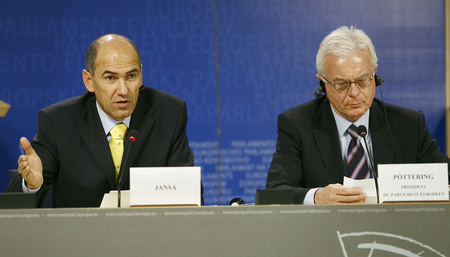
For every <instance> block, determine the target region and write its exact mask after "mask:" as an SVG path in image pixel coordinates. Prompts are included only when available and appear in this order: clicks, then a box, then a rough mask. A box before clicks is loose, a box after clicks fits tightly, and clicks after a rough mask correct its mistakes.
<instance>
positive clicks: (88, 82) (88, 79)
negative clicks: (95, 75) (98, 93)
mask: <svg viewBox="0 0 450 257" xmlns="http://www.w3.org/2000/svg"><path fill="white" fill-rule="evenodd" d="M82 76H83V83H84V87H86V89H87V91H89V92H91V93H94V86H93V85H92V76H91V73H89V71H87V70H86V69H84V70H83V72H82Z"/></svg>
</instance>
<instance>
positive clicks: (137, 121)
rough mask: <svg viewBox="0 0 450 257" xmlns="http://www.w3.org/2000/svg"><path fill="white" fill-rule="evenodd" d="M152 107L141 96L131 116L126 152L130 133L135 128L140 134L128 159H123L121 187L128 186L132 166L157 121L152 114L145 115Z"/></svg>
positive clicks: (126, 146)
mask: <svg viewBox="0 0 450 257" xmlns="http://www.w3.org/2000/svg"><path fill="white" fill-rule="evenodd" d="M149 109H150V106H149V105H148V104H147V103H146V102H145V101H143V100H142V98H141V97H140V98H139V100H138V103H137V105H136V109H135V110H134V112H133V115H132V116H131V122H130V128H129V129H128V130H127V136H126V137H125V138H126V142H125V151H124V158H125V153H126V151H128V147H129V142H128V133H129V132H130V131H131V130H133V129H135V130H137V131H138V133H139V134H138V136H137V137H136V142H134V143H133V144H134V145H133V146H132V147H131V148H130V151H129V154H128V158H127V160H126V163H124V162H125V160H122V165H125V166H124V168H125V169H124V174H123V178H122V184H121V188H128V183H129V176H130V167H133V163H134V162H135V160H136V159H137V158H138V153H139V152H140V150H141V149H142V147H145V142H147V141H148V137H149V136H150V132H151V130H152V126H153V125H154V123H155V119H154V118H153V117H151V115H145V114H146V112H147V111H148V110H149Z"/></svg>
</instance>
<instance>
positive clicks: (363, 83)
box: [321, 75, 373, 93]
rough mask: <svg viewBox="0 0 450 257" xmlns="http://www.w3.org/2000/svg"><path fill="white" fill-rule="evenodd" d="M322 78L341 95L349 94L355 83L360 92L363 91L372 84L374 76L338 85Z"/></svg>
mask: <svg viewBox="0 0 450 257" xmlns="http://www.w3.org/2000/svg"><path fill="white" fill-rule="evenodd" d="M321 77H322V79H323V80H324V81H325V83H328V84H330V85H331V86H333V87H334V89H336V90H337V91H338V92H339V93H343V92H347V91H348V89H349V88H350V87H351V86H352V84H353V83H355V85H356V87H357V88H358V89H359V90H363V89H365V88H367V87H368V86H369V85H370V82H371V81H372V79H373V75H372V76H371V77H362V78H358V79H356V80H353V81H342V82H337V83H334V84H332V83H330V82H328V80H327V79H326V78H325V77H324V76H322V75H321Z"/></svg>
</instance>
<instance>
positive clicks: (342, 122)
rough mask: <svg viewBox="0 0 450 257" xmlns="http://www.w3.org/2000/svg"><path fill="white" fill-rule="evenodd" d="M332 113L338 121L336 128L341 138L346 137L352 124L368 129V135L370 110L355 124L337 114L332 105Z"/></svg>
mask: <svg viewBox="0 0 450 257" xmlns="http://www.w3.org/2000/svg"><path fill="white" fill-rule="evenodd" d="M330 108H331V111H332V112H333V116H334V120H335V121H336V127H337V130H338V133H339V137H343V136H345V135H346V134H345V133H346V132H347V129H348V127H349V126H350V125H351V124H355V126H356V127H359V126H360V125H364V126H366V128H367V134H368V133H369V116H370V109H368V110H367V111H366V113H364V114H363V115H362V116H361V117H359V119H358V120H356V121H355V122H350V121H348V120H347V119H345V118H344V117H342V116H340V115H339V114H337V112H335V111H334V109H333V107H332V106H331V105H330Z"/></svg>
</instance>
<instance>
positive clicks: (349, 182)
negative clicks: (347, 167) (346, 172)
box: [344, 177, 377, 204]
mask: <svg viewBox="0 0 450 257" xmlns="http://www.w3.org/2000/svg"><path fill="white" fill-rule="evenodd" d="M344 187H351V188H360V189H361V191H362V192H363V193H365V194H366V195H367V198H366V201H365V202H364V204H377V189H376V187H375V180H374V179H373V178H369V179H351V178H348V177H344Z"/></svg>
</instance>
